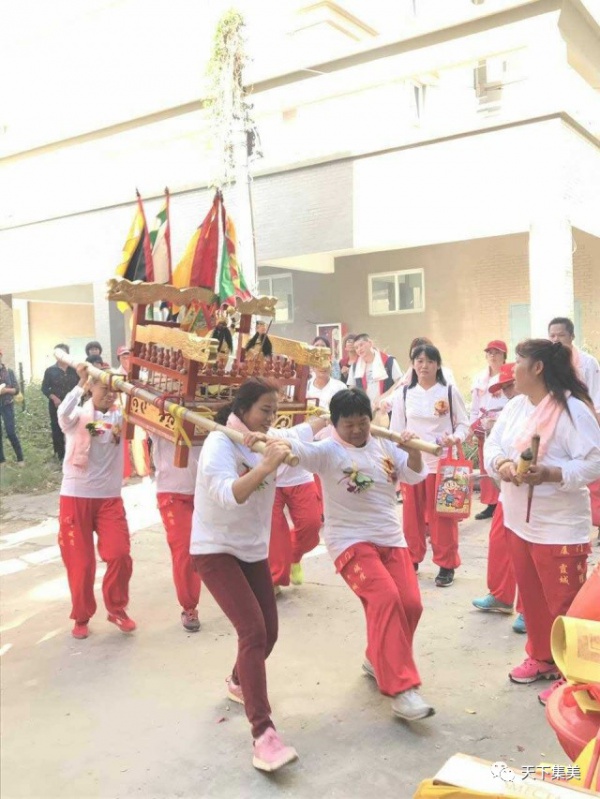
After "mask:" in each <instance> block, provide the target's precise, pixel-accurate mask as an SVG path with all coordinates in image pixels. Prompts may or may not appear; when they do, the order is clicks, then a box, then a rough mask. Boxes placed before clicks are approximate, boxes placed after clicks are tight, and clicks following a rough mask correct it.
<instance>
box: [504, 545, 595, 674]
mask: <svg viewBox="0 0 600 799" xmlns="http://www.w3.org/2000/svg"><path fill="white" fill-rule="evenodd" d="M507 532H508V540H509V545H510V551H511V555H512V561H513V565H514V569H515V575H516V578H517V586H518V588H519V594H520V597H521V602H522V603H523V613H524V615H525V624H526V625H527V645H526V647H525V649H526V651H527V654H528V655H529V657H532V658H535V659H536V660H547V661H552V648H551V646H550V633H551V631H552V625H553V624H554V619H556V617H557V616H565V615H566V614H567V612H568V610H569V607H570V606H571V603H572V602H573V600H574V599H575V596H576V595H577V592H578V591H579V589H580V588H581V586H582V585H583V584H584V583H585V577H586V571H587V557H588V554H589V552H590V545H589V544H532V543H530V542H529V541H524V540H523V539H522V538H519V536H518V535H516V534H515V533H513V531H512V530H508V529H507Z"/></svg>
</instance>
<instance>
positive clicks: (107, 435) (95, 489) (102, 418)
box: [58, 386, 124, 499]
mask: <svg viewBox="0 0 600 799" xmlns="http://www.w3.org/2000/svg"><path fill="white" fill-rule="evenodd" d="M82 396H83V389H82V388H80V387H79V386H75V388H74V389H73V390H72V391H70V392H69V393H68V394H67V396H66V397H65V398H64V400H63V401H62V402H61V404H60V405H59V406H58V423H59V424H60V427H61V429H62V431H63V432H64V434H65V439H66V452H67V456H66V457H65V460H64V462H63V480H62V485H61V487H60V493H61V496H63V497H83V498H86V499H109V498H115V497H120V496H121V484H122V482H123V441H122V440H121V441H119V442H116V441H115V436H114V435H113V432H112V430H109V429H107V430H103V431H102V432H101V433H100V434H99V435H97V436H90V437H91V442H90V449H89V453H88V465H87V469H81V468H79V467H77V466H73V465H72V464H70V463H69V462H68V460H67V458H68V456H69V453H70V451H71V448H72V446H73V440H74V438H75V436H76V435H77V432H76V431H77V428H78V426H79V424H80V423H81V421H82V419H81V417H82V414H83V408H82V407H81V406H80V405H79V400H80V399H81V398H82ZM94 421H95V422H100V423H102V422H104V423H105V424H107V425H112V426H113V427H115V426H116V427H117V428H118V429H119V435H120V437H121V438H122V436H123V432H124V431H123V429H122V427H123V414H122V412H121V409H120V408H119V407H117V406H114V407H113V408H111V409H110V410H109V411H108V412H107V413H102V412H101V411H96V410H95V411H94Z"/></svg>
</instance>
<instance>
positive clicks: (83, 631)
mask: <svg viewBox="0 0 600 799" xmlns="http://www.w3.org/2000/svg"><path fill="white" fill-rule="evenodd" d="M89 634H90V630H89V627H88V623H87V621H76V622H75V624H74V625H73V629H72V630H71V635H72V636H73V638H87V637H88V635H89Z"/></svg>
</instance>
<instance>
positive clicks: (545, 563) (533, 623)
mask: <svg viewBox="0 0 600 799" xmlns="http://www.w3.org/2000/svg"><path fill="white" fill-rule="evenodd" d="M516 352H517V359H516V365H515V387H516V389H517V391H518V392H519V394H521V396H519V397H515V399H513V400H512V402H510V403H509V404H508V405H507V406H506V407H505V408H504V410H503V411H502V412H501V414H500V416H499V418H498V421H497V422H496V424H495V426H494V428H493V430H492V432H491V434H490V436H489V438H488V439H487V441H486V444H485V465H486V468H487V470H488V472H489V473H490V474H493V475H494V476H495V477H498V478H500V480H501V481H502V494H501V496H502V506H503V509H504V518H505V526H506V528H507V532H508V538H509V546H510V551H511V556H512V560H513V565H514V568H515V575H516V579H517V586H518V589H519V594H520V597H521V601H522V605H523V612H524V616H525V622H526V625H527V645H526V652H527V658H526V659H525V660H524V662H523V663H522V664H521V665H520V666H516V667H515V668H514V669H513V670H512V671H511V672H510V674H509V677H510V679H511V680H512V681H513V682H516V683H530V682H534V681H535V680H540V679H547V680H552V679H556V678H558V677H559V676H560V674H559V672H558V669H557V668H556V666H555V664H554V662H553V660H552V652H551V648H550V631H551V629H552V624H553V622H554V619H555V618H556V617H557V616H561V615H564V614H565V613H566V612H567V610H568V609H569V605H570V604H571V602H572V601H573V599H574V597H575V595H576V593H577V591H578V590H579V588H581V586H582V584H583V583H584V582H585V577H586V568H587V556H588V553H589V551H590V528H591V517H590V499H589V492H588V489H587V488H586V486H587V485H588V484H589V483H591V482H593V481H594V480H597V479H598V478H599V477H600V427H599V426H598V422H597V421H596V418H595V416H594V413H593V410H592V402H591V400H590V397H589V394H588V392H587V390H586V387H585V385H584V384H583V383H582V382H581V380H579V378H578V377H577V374H576V372H575V369H574V367H573V363H572V360H571V350H570V349H569V348H568V347H565V346H564V345H563V344H561V343H560V342H555V343H552V342H551V341H549V340H546V339H528V340H527V341H524V342H522V343H521V344H519V346H518V347H517V350H516ZM536 434H537V435H539V437H540V446H539V454H538V460H537V464H536V465H535V466H530V467H529V469H528V470H527V471H526V472H525V473H524V474H523V475H518V474H517V461H518V460H519V457H520V454H521V452H523V451H524V450H525V449H527V448H528V447H529V446H530V445H531V439H532V436H533V435H536ZM529 487H535V493H534V495H533V501H532V504H531V515H530V520H529V522H527V521H526V517H527V498H528V493H529V491H528V488H529Z"/></svg>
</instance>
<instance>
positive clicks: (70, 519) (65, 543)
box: [58, 496, 133, 623]
mask: <svg viewBox="0 0 600 799" xmlns="http://www.w3.org/2000/svg"><path fill="white" fill-rule="evenodd" d="M59 524H60V529H59V532H58V544H59V546H60V554H61V555H62V559H63V562H64V564H65V566H66V568H67V577H68V580H69V589H70V591H71V602H72V605H73V608H72V611H71V618H72V619H75V621H77V622H82V623H85V622H87V621H89V620H90V619H91V617H92V616H93V615H94V613H95V612H96V600H95V599H94V578H95V576H96V553H95V552H94V532H96V534H97V535H98V554H99V555H100V557H101V558H102V560H103V561H104V562H105V563H107V564H108V568H107V569H106V574H105V575H104V580H103V581H102V594H103V596H104V604H105V605H106V609H107V610H108V612H109V613H118V612H119V611H122V610H125V608H126V607H127V603H128V602H129V580H130V579H131V572H132V570H133V566H132V562H131V557H130V556H129V551H130V545H129V529H128V527H127V519H126V518H125V508H124V507H123V500H122V499H121V497H114V498H111V499H83V498H81V497H63V496H61V498H60V511H59Z"/></svg>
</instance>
